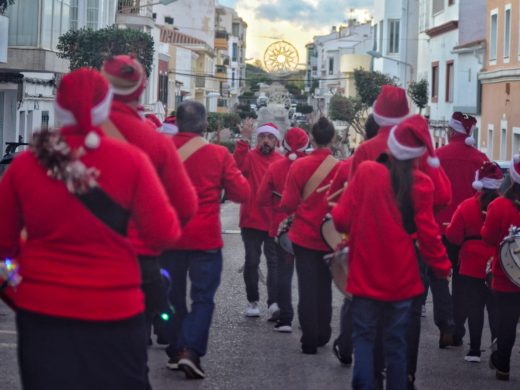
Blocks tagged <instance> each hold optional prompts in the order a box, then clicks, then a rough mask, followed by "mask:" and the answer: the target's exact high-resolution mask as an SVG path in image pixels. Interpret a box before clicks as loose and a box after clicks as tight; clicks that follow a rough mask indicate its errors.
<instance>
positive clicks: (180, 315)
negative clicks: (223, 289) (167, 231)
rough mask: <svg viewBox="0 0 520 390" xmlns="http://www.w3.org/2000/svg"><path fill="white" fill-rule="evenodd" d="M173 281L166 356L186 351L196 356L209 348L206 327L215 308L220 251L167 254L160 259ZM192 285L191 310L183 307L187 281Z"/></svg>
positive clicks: (204, 352) (169, 295)
mask: <svg viewBox="0 0 520 390" xmlns="http://www.w3.org/2000/svg"><path fill="white" fill-rule="evenodd" d="M161 263H162V267H163V268H165V269H166V270H167V271H168V272H169V273H170V277H171V280H172V284H171V288H170V291H169V294H168V297H169V299H170V303H171V304H172V305H173V307H174V310H175V314H174V315H173V318H172V319H170V321H169V324H168V327H169V332H168V333H169V343H170V345H169V346H168V348H167V349H166V353H167V354H168V356H170V357H173V356H174V355H175V353H176V352H177V351H179V350H180V349H181V348H188V349H190V350H191V351H193V352H195V353H196V354H197V355H198V356H204V355H205V354H206V352H207V349H208V338H209V328H210V326H211V319H212V317H213V310H214V308H215V302H214V298H215V293H216V292H217V288H218V286H219V285H220V275H221V273H222V251H221V250H220V249H218V250H215V251H170V252H166V253H164V254H163V255H162V257H161ZM188 275H189V277H190V282H191V291H190V297H191V301H192V303H191V310H190V311H189V312H188V307H187V304H186V288H187V286H186V280H187V277H188Z"/></svg>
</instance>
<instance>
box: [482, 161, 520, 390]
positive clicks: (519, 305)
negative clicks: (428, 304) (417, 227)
mask: <svg viewBox="0 0 520 390" xmlns="http://www.w3.org/2000/svg"><path fill="white" fill-rule="evenodd" d="M509 175H510V177H511V186H510V187H509V188H508V189H507V191H506V192H505V193H504V195H502V196H500V197H499V198H497V199H495V200H494V201H493V202H491V204H490V205H489V206H488V211H487V215H486V221H485V222H484V226H483V227H482V231H481V235H482V240H483V241H484V242H486V243H488V244H489V245H493V246H494V247H495V248H497V252H496V255H495V257H494V260H493V264H492V272H493V281H492V284H491V288H492V289H493V290H494V292H495V303H496V305H497V316H498V330H497V347H498V349H497V350H496V351H493V352H492V354H491V357H490V359H489V366H490V367H491V368H493V369H495V370H496V378H497V379H499V380H506V381H507V380H509V366H510V360H511V351H512V349H513V346H514V344H515V337H516V325H517V323H518V318H519V316H520V287H519V286H518V284H517V285H515V284H513V282H511V280H509V278H508V276H507V275H506V274H505V272H504V270H503V268H502V265H501V263H500V260H499V259H500V258H499V255H500V251H499V245H500V243H501V242H502V240H503V239H504V237H506V236H507V234H508V231H509V227H510V226H512V225H513V226H517V227H518V226H520V156H519V155H516V156H515V157H514V159H513V161H512V162H511V168H509ZM517 283H520V281H517Z"/></svg>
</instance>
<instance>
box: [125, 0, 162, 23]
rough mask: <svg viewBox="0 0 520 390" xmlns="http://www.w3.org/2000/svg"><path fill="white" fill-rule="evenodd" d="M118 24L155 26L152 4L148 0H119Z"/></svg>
mask: <svg viewBox="0 0 520 390" xmlns="http://www.w3.org/2000/svg"><path fill="white" fill-rule="evenodd" d="M116 24H118V25H126V26H137V27H142V26H145V27H148V28H150V29H151V28H153V27H154V26H155V21H154V20H153V13H152V6H151V5H150V2H149V1H148V0H118V2H117V15H116Z"/></svg>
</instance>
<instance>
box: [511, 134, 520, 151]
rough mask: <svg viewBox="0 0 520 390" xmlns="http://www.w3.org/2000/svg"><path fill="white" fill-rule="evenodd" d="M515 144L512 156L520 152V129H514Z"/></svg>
mask: <svg viewBox="0 0 520 390" xmlns="http://www.w3.org/2000/svg"><path fill="white" fill-rule="evenodd" d="M512 130H513V140H512V141H513V142H512V143H511V156H514V155H515V154H516V153H518V152H520V127H513V129H512Z"/></svg>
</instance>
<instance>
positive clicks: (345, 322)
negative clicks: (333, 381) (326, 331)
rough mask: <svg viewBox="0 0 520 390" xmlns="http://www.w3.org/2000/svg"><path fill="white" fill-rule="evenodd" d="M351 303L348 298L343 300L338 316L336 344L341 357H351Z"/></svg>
mask: <svg viewBox="0 0 520 390" xmlns="http://www.w3.org/2000/svg"><path fill="white" fill-rule="evenodd" d="M351 303H352V301H351V299H350V298H344V299H343V305H342V306H341V313H340V316H339V332H340V333H339V335H338V338H337V339H336V341H335V342H336V343H337V345H338V348H339V353H340V355H341V356H344V357H347V356H352V350H353V347H352V310H351V308H350V305H351Z"/></svg>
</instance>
